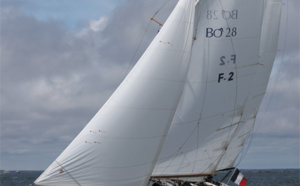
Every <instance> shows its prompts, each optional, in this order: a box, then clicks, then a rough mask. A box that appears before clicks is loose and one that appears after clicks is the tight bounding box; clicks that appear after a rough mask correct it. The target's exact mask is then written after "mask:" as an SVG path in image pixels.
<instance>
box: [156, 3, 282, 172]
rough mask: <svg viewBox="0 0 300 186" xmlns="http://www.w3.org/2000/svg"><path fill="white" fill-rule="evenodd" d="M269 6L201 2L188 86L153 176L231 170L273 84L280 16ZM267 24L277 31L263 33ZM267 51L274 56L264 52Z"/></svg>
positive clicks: (196, 20) (197, 14) (196, 18)
mask: <svg viewBox="0 0 300 186" xmlns="http://www.w3.org/2000/svg"><path fill="white" fill-rule="evenodd" d="M265 2H267V1H263V0H244V1H241V0H222V1H220V0H202V1H200V2H199V3H198V4H197V7H196V16H195V22H196V25H197V27H196V28H195V34H194V35H195V39H196V40H195V41H194V43H193V48H192V56H191V64H190V69H189V72H188V78H187V82H186V85H185V88H184V92H183V96H182V98H181V101H180V103H179V106H178V109H177V111H176V114H175V116H174V120H173V124H172V127H171V129H170V131H169V134H168V136H167V139H166V141H165V144H164V146H163V149H162V152H161V154H160V157H159V162H158V163H157V165H156V167H155V170H154V172H153V176H159V175H160V176H172V175H174V177H179V176H184V175H188V176H191V175H192V174H200V173H213V172H215V171H216V170H217V169H221V168H230V167H232V166H233V164H234V162H235V160H236V158H237V155H238V154H239V152H240V151H241V149H242V147H243V144H244V141H245V139H246V137H247V136H248V134H249V132H250V131H251V129H252V127H253V122H254V120H255V116H256V113H257V111H258V108H259V105H260V102H261V99H262V97H263V95H264V91H265V89H266V86H267V83H268V80H269V75H270V71H271V69H272V63H273V61H274V53H272V54H271V53H268V52H269V50H272V49H275V50H274V51H275V52H276V47H277V37H278V23H279V20H278V17H279V16H280V14H279V15H278V13H279V12H278V10H277V9H276V10H274V11H273V12H272V11H271V9H272V7H271V8H270V7H268V6H267V8H265V6H264V5H265ZM276 2H277V1H276ZM268 4H273V2H272V1H270V2H269V1H268ZM274 14H276V15H275V17H276V18H274V19H272V20H270V19H271V17H272V16H274ZM263 19H264V24H268V25H269V22H270V21H271V22H272V23H273V24H272V23H271V25H272V26H274V27H272V28H270V29H267V28H268V26H264V27H263V31H262V23H263ZM273 28H274V29H275V30H274V32H273V33H269V31H271V29H273ZM261 31H262V32H261ZM270 34H271V35H270ZM267 36H269V37H267ZM274 39H275V40H274ZM267 44H268V45H267ZM260 45H262V46H260ZM263 48H265V49H266V50H267V53H268V54H263V55H261V51H263V50H264V49H263Z"/></svg>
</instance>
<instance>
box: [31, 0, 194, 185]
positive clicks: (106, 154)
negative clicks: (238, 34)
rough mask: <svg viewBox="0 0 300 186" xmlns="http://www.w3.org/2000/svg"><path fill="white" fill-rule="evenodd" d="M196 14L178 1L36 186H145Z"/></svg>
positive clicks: (187, 2)
mask: <svg viewBox="0 0 300 186" xmlns="http://www.w3.org/2000/svg"><path fill="white" fill-rule="evenodd" d="M194 9H195V3H194V0H181V1H179V3H178V4H177V6H176V7H175V9H174V11H173V12H172V14H171V15H170V17H169V18H168V20H167V21H166V23H165V24H164V27H163V28H162V29H161V31H160V32H159V33H158V35H157V36H156V37H155V39H154V40H153V41H152V43H151V44H150V46H149V47H148V49H147V50H146V51H145V53H144V54H143V56H142V57H141V58H140V60H139V61H138V62H137V64H136V65H135V67H134V68H133V70H132V71H131V72H130V73H129V75H128V76H127V77H126V78H125V80H124V81H123V82H122V84H121V85H120V86H119V87H118V88H117V90H116V91H115V92H114V93H113V95H112V96H111V97H110V98H109V100H108V101H107V102H106V103H105V104H104V106H103V107H102V108H101V109H100V110H99V112H98V113H97V114H96V115H95V116H94V118H93V119H92V120H91V121H90V122H89V123H88V124H87V126H86V127H85V128H84V129H83V130H82V131H81V132H80V134H79V135H78V136H77V137H76V138H75V139H74V140H73V142H72V143H71V144H70V145H69V146H68V147H67V148H66V149H65V151H64V152H63V153H62V154H61V155H60V156H59V157H58V158H57V159H56V160H55V161H54V162H53V163H52V164H51V165H50V166H49V167H48V168H47V169H46V170H45V172H44V173H43V174H42V175H41V176H40V177H39V178H38V179H37V180H36V181H35V184H37V185H55V186H57V185H91V186H94V185H105V186H107V185H122V186H126V185H128V186H133V185H137V186H140V185H146V184H147V182H148V181H149V178H150V176H151V173H152V171H153V168H154V166H155V163H156V161H157V159H158V156H159V153H160V150H161V148H162V145H163V142H164V139H165V137H166V135H167V133H168V130H169V127H170V125H171V122H172V119H173V116H174V114H175V110H176V108H177V105H178V102H179V100H180V97H181V94H182V91H183V87H184V82H185V79H186V74H187V71H188V66H189V58H190V51H191V46H192V37H193V25H194V23H193V20H194Z"/></svg>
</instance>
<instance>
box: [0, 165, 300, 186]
mask: <svg viewBox="0 0 300 186" xmlns="http://www.w3.org/2000/svg"><path fill="white" fill-rule="evenodd" d="M241 171H242V174H243V175H244V176H245V177H246V179H247V180H248V182H247V186H268V185H270V186H300V169H272V170H241ZM41 173H42V171H0V185H1V186H29V185H31V184H32V183H33V182H34V180H35V179H36V178H37V177H39V175H40V174H41ZM225 174H226V173H224V172H223V173H218V175H217V176H216V177H215V178H214V180H221V179H222V178H223V177H224V175H225ZM229 177H230V175H229V176H228V177H227V178H226V179H225V180H224V181H223V182H224V183H227V181H228V179H229ZM229 185H231V186H234V185H235V184H234V183H232V182H229ZM95 186H97V184H95Z"/></svg>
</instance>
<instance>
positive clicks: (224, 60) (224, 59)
mask: <svg viewBox="0 0 300 186" xmlns="http://www.w3.org/2000/svg"><path fill="white" fill-rule="evenodd" d="M230 62H232V63H233V64H235V62H236V55H235V54H232V55H231V56H230V58H228V57H225V56H221V57H220V65H225V64H226V63H230Z"/></svg>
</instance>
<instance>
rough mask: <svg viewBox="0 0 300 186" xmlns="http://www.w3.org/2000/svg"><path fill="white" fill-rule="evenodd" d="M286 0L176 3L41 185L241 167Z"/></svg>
mask: <svg viewBox="0 0 300 186" xmlns="http://www.w3.org/2000/svg"><path fill="white" fill-rule="evenodd" d="M281 6H282V3H281V0H243V1H241V0H179V1H178V3H177V5H176V6H175V8H174V10H173V12H172V13H171V14H170V16H169V18H168V19H167V21H166V22H165V23H164V24H163V27H162V28H161V30H160V32H159V33H158V34H157V35H156V37H155V38H154V39H153V41H152V42H151V44H150V45H149V47H148V48H147V49H146V51H145V52H144V54H143V55H142V56H141V58H140V59H139V60H138V62H137V63H136V65H135V66H134V67H133V69H132V70H131V72H130V73H129V74H128V75H127V77H126V78H125V79H124V81H123V82H122V83H121V84H120V86H119V87H118V88H117V89H116V90H115V92H114V93H113V94H112V96H111V97H110V98H109V99H108V100H107V102H106V103H105V104H104V105H103V106H102V108H101V109H100V110H99V111H98V113H97V114H96V115H95V116H94V117H93V118H92V119H91V121H90V122H89V123H88V124H87V125H86V126H85V128H84V129H83V130H82V131H81V132H80V133H79V134H78V136H77V137H76V138H75V139H74V140H73V141H72V142H71V144H70V145H69V146H68V147H67V148H66V149H65V150H64V151H63V152H62V153H61V155H60V156H59V157H58V158H57V159H56V160H55V161H54V162H53V163H52V164H51V165H50V166H49V167H48V168H47V169H46V170H45V171H44V172H43V173H42V174H41V176H40V177H39V178H38V179H37V180H36V181H35V184H36V185H61V186H68V185H81V186H95V185H104V186H110V185H111V186H121V185H122V186H143V185H147V184H148V185H149V183H150V182H149V180H150V181H151V180H154V179H170V180H171V179H172V178H176V179H179V178H180V179H181V180H183V181H187V180H196V182H198V183H200V181H201V178H200V177H202V176H204V177H206V176H213V175H214V173H215V172H216V171H218V170H223V169H229V168H233V167H234V166H235V162H236V160H237V159H238V156H239V154H240V153H241V151H242V150H243V146H244V144H245V143H246V139H247V137H248V136H249V134H251V132H252V129H253V126H254V122H255V118H256V115H257V113H258V109H259V106H260V104H261V101H262V99H263V96H264V94H265V91H266V87H267V84H268V81H269V77H270V73H271V70H272V66H273V62H274V59H275V55H276V52H277V42H278V33H279V23H280V13H281Z"/></svg>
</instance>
